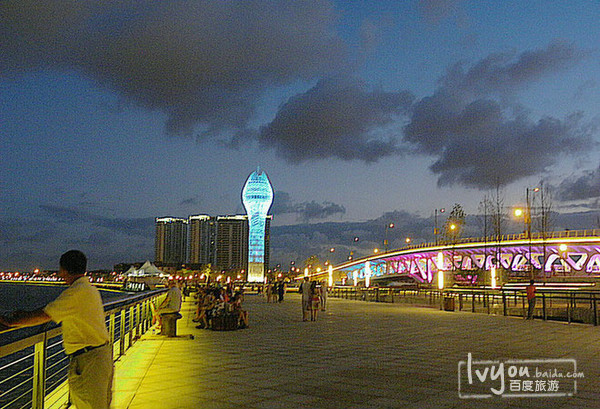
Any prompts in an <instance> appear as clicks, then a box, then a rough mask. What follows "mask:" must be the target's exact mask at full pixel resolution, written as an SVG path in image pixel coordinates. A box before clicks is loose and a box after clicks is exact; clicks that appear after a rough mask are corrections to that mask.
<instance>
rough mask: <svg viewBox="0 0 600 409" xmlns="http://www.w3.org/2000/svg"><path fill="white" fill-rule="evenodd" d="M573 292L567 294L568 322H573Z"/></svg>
mask: <svg viewBox="0 0 600 409" xmlns="http://www.w3.org/2000/svg"><path fill="white" fill-rule="evenodd" d="M571 314H572V311H571V294H570V293H569V294H568V296H567V322H568V323H569V324H570V323H571Z"/></svg>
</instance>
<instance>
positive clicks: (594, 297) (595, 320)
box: [592, 294, 598, 325]
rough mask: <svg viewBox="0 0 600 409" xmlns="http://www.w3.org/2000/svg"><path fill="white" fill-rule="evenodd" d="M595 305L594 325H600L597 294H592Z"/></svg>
mask: <svg viewBox="0 0 600 409" xmlns="http://www.w3.org/2000/svg"><path fill="white" fill-rule="evenodd" d="M592 297H593V300H592V302H593V303H594V325H598V304H597V303H596V294H592Z"/></svg>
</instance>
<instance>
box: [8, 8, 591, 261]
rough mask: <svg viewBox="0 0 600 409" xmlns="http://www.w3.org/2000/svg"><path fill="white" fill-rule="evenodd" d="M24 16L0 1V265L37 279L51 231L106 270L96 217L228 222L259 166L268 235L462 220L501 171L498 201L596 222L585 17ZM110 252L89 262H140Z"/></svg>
mask: <svg viewBox="0 0 600 409" xmlns="http://www.w3.org/2000/svg"><path fill="white" fill-rule="evenodd" d="M35 3H36V2H29V1H7V2H2V5H0V10H1V11H2V12H0V26H2V27H4V28H2V29H0V36H2V38H3V40H2V43H3V44H0V54H1V55H3V57H2V60H3V61H1V62H0V151H1V152H2V166H1V167H0V199H1V203H2V204H1V205H0V220H1V221H2V224H1V227H2V229H3V230H4V231H2V232H1V233H0V239H2V243H3V244H2V247H3V250H1V251H0V269H2V268H7V269H10V268H21V267H22V266H29V264H30V263H34V261H31V259H34V260H35V259H36V258H38V259H40V260H41V261H40V262H41V263H44V262H46V261H45V260H46V259H44V258H43V257H42V256H41V253H43V252H53V251H55V249H57V248H59V247H60V245H58V244H56V243H60V242H61V241H62V242H64V241H65V240H64V239H65V237H61V226H63V225H62V224H60V222H61V221H64V217H69V218H70V220H75V219H76V220H77V222H78V223H81V225H80V226H81V227H80V228H78V229H77V230H78V231H77V232H75V231H69V232H68V233H65V234H66V235H68V240H66V241H67V242H68V243H69V244H73V245H76V244H77V240H78V238H81V237H83V238H85V239H86V240H89V243H88V244H89V245H90V246H92V244H93V243H94V242H95V240H97V241H96V243H97V246H98V247H102V246H104V247H105V252H106V253H110V252H111V251H113V250H114V248H115V246H118V245H119V244H118V243H117V244H115V243H111V244H107V243H110V242H111V236H110V234H108V233H107V232H106V231H103V232H99V231H98V229H99V228H104V227H102V226H103V225H102V223H106V221H107V220H113V221H115V223H116V222H117V221H118V220H130V219H145V218H153V217H157V216H176V217H187V216H188V215H190V214H199V213H206V214H212V215H217V214H232V213H236V212H242V211H243V208H242V205H241V198H240V194H241V189H242V186H243V183H244V181H245V179H246V178H247V176H248V175H249V174H250V173H251V172H252V171H253V170H255V169H256V167H257V166H260V168H261V169H263V170H264V171H266V172H267V174H268V176H269V178H270V180H271V182H272V184H273V187H274V190H275V191H276V200H278V199H277V192H279V198H280V199H281V198H285V199H286V203H280V205H281V209H283V210H281V212H280V214H277V213H276V214H275V218H274V224H275V225H283V224H296V223H301V222H302V223H303V222H306V221H308V222H311V223H315V222H322V221H340V222H349V221H363V220H369V219H375V218H378V217H380V216H382V215H383V214H384V213H386V212H392V211H395V210H399V211H407V212H410V213H415V214H417V215H419V216H421V217H429V216H430V215H431V214H432V213H433V209H435V208H436V207H438V208H439V207H451V206H452V204H454V203H461V204H462V205H463V206H464V207H465V209H466V210H467V212H469V213H474V212H476V211H477V208H478V204H479V202H480V200H481V199H482V198H483V195H484V194H485V193H486V192H488V191H489V190H490V189H492V188H493V182H491V180H492V179H493V176H491V175H494V174H496V173H497V174H498V175H499V176H498V177H499V180H500V181H501V183H502V184H504V185H505V186H504V191H505V194H506V202H507V203H516V202H519V201H522V200H523V195H524V191H525V187H526V186H533V185H537V184H538V183H539V182H540V180H544V181H545V182H546V183H547V184H548V185H551V186H553V187H554V188H555V192H556V196H555V200H556V201H557V204H558V205H559V207H560V206H561V205H564V206H565V207H564V208H565V209H567V207H568V206H569V205H573V204H576V205H577V206H579V207H578V208H583V209H596V210H597V209H598V208H600V207H599V205H598V203H599V198H600V191H598V189H600V168H599V165H600V163H599V161H598V146H597V144H598V131H597V129H596V125H597V123H598V119H599V118H600V115H599V114H600V109H599V107H600V92H598V91H599V86H600V62H599V61H600V60H599V58H598V57H599V54H598V39H599V38H600V28H599V24H598V21H600V3H599V2H595V1H569V2H566V1H452V0H437V1H434V0H428V1H356V2H347V1H335V2H327V1H315V2H290V3H288V2H250V3H249V4H250V5H248V4H247V5H246V7H248V10H246V11H244V12H239V13H237V12H234V13H230V12H229V11H230V9H235V8H236V6H237V5H239V4H240V3H237V2H227V3H221V2H217V4H215V3H211V2H208V3H204V2H191V3H185V2H183V3H179V2H178V3H179V6H178V7H179V8H180V9H181V8H182V7H183V10H179V11H174V12H173V13H174V15H175V16H177V15H178V14H177V13H178V12H181V13H182V14H181V15H183V16H186V17H184V18H181V19H179V20H176V17H172V20H169V18H168V16H169V14H168V13H167V11H166V10H169V9H168V3H171V2H169V1H165V2H162V3H165V5H164V8H162V9H161V7H162V6H156V5H154V4H153V3H154V2H150V1H138V2H134V3H135V4H134V5H133V6H125V5H124V4H125V2H118V1H117V2H110V4H107V5H105V6H96V5H94V3H95V2H88V1H82V2H80V3H78V5H77V6H67V7H66V8H67V9H68V8H69V7H72V8H73V10H60V11H58V12H57V11H56V10H53V7H54V6H53V5H52V2H50V1H42V2H39V4H38V5H37V6H36V5H35ZM192 3H193V5H192ZM241 3H245V2H241ZM182 4H183V6H182ZM186 4H189V9H190V10H189V13H187V12H186V10H185V7H186V6H185V5H186ZM267 8H271V9H273V10H265V9H267ZM284 8H285V11H284V12H283V13H279V11H278V9H284ZM228 10H229V11H228ZM205 11H206V13H204V12H205ZM209 12H210V13H209ZM61 13H64V15H61ZM286 13H287V14H286ZM205 14H207V15H208V14H210V15H211V16H212V17H211V20H210V21H211V23H209V24H206V23H203V21H198V19H201V18H208V17H203V16H204V15H205ZM281 15H283V16H286V15H288V18H289V20H288V19H286V17H281V21H279V18H280V17H279V16H281ZM24 16H28V17H31V19H25V18H23V17H24ZM232 16H233V17H232ZM273 16H274V17H273ZM290 16H291V17H290ZM163 18H164V20H163ZM186 18H187V19H186ZM269 19H271V20H269ZM262 20H264V21H262ZM169 21H170V22H169ZM173 21H176V22H175V23H173ZM212 21H216V22H215V23H214V25H211V24H212ZM290 21H292V22H293V23H290ZM257 22H258V23H257ZM207 25H210V27H209V28H206V27H207ZM264 27H269V28H268V29H264ZM272 27H275V28H273V29H272V30H271V28H272ZM299 27H300V28H299ZM163 29H164V32H161V31H160V30H163ZM200 31H201V32H202V35H200V34H198V36H197V37H196V32H200ZM282 33H283V34H282ZM48 38H49V39H48ZM222 39H224V40H222ZM46 41H47V43H46ZM203 41H204V42H206V43H205V44H201V43H202V42H203ZM257 55H260V57H257ZM271 56H272V57H273V58H271ZM498 56H500V57H498ZM296 57H297V60H296ZM485 61H487V62H488V64H485V63H483V62H485ZM456 64H462V68H461V69H460V70H459V74H456V76H454V77H452V79H449V77H450V75H449V74H448V73H449V72H450V70H451V67H455V66H456ZM182 67H183V68H182ZM237 67H239V69H238V68H237ZM474 67H476V68H477V67H478V68H477V69H474V70H471V69H472V68H474ZM203 70H206V72H209V74H206V75H204V73H203V72H202V71H203ZM327 81H329V82H327ZM348 84H350V85H348ZM345 86H346V87H347V88H344V87H345ZM348 89H350V90H351V92H350V91H349V92H346V91H347V90H348ZM403 93H405V94H403ZM448 96H451V98H450V97H448ZM447 97H448V98H447ZM321 98H322V99H321ZM315 118H317V119H315ZM439 118H446V119H443V120H442V119H440V120H439V122H438V119H439ZM516 118H518V119H516ZM276 119H277V121H276ZM545 119H548V121H547V122H544V123H542V122H543V121H544V120H545ZM169 123H173V124H175V128H174V129H175V130H173V129H171V128H169V126H170V125H168V124H169ZM440 123H441V125H440ZM411 132H412V133H411ZM465 148H467V150H465ZM367 152H369V153H368V154H367ZM461 152H468V153H464V154H463V153H461ZM536 155H539V157H540V158H541V159H539V160H534V161H531V162H532V163H529V160H528V158H529V157H530V156H536ZM495 158H500V159H498V161H496V160H495ZM525 162H527V164H524V163H525ZM435 163H438V165H437V167H436V166H435V165H434V164H435ZM432 166H433V167H432ZM513 169H514V172H513V171H512V170H513ZM581 185H583V188H582V186H581ZM572 186H578V187H579V188H580V189H579V190H578V191H575V189H574V188H572ZM594 189H596V190H594ZM282 192H283V195H282ZM585 192H587V193H585ZM313 201H314V202H315V203H316V205H317V207H318V208H320V209H322V210H323V212H322V214H319V213H318V212H317V213H316V214H313V215H311V216H309V217H308V216H307V217H304V216H303V215H302V214H301V212H302V209H304V207H303V206H302V205H303V204H306V203H309V202H313ZM332 204H335V205H338V206H339V207H337V209H338V210H337V211H336V210H333V211H327V209H326V208H327V207H328V206H330V205H332ZM340 208H341V209H343V210H341V211H340V210H339V209H340ZM299 209H300V210H299ZM61 217H62V218H63V219H61ZM86 218H88V219H89V220H90V221H91V222H90V223H86V222H85V220H83V219H86ZM34 220H35V221H37V222H39V223H42V225H43V226H42V227H40V230H43V233H45V234H46V235H51V236H52V240H55V242H53V243H54V244H53V243H49V242H48V240H49V239H48V240H46V239H42V238H40V237H39V234H41V233H40V230H38V231H37V232H36V231H35V230H36V228H35V226H33V225H32V226H29V227H28V228H27V229H26V230H23V228H22V226H23V225H25V224H27V223H28V222H31V221H34ZM19 225H20V226H21V227H16V226H19ZM99 226H100V227H99ZM86 229H88V230H86ZM113 238H114V240H115V242H118V241H119V240H120V241H121V242H127V243H128V244H127V245H126V246H124V250H123V253H122V254H118V255H117V256H115V257H114V258H113V257H108V256H107V257H104V258H101V259H100V260H97V261H96V265H97V266H104V265H111V263H113V262H118V261H119V260H118V259H117V258H118V257H126V253H125V251H131V252H135V251H138V253H136V254H134V255H133V256H132V257H133V259H136V257H138V258H139V257H145V256H146V255H147V254H149V255H150V256H149V257H151V254H152V251H153V249H152V248H150V249H141V250H140V249H139V248H138V245H137V244H136V242H135V240H133V239H131V240H130V239H129V238H128V236H127V234H125V233H123V232H120V233H119V235H116V236H114V237H113ZM151 242H152V238H151V239H150V243H151ZM35 243H39V244H35ZM103 243H104V244H103ZM139 243H147V241H139ZM105 244H106V245H105ZM128 246H129V247H128ZM121 247H123V246H121ZM56 251H58V250H56ZM113 252H114V251H113ZM51 256H52V257H54V256H55V254H51ZM27 260H29V261H27ZM121 261H127V260H121Z"/></svg>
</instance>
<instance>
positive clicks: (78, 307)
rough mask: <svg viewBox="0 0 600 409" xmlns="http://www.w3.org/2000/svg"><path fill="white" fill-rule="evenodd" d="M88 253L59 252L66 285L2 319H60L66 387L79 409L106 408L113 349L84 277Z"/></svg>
mask: <svg viewBox="0 0 600 409" xmlns="http://www.w3.org/2000/svg"><path fill="white" fill-rule="evenodd" d="M86 268H87V258H86V257H85V255H84V254H83V253H82V252H81V251H79V250H71V251H68V252H66V253H65V254H63V255H62V256H61V258H60V270H59V273H58V274H59V276H60V277H61V278H63V279H64V280H65V282H66V283H67V284H68V285H69V287H68V288H67V289H66V290H64V291H63V292H62V293H61V294H60V295H59V296H58V298H56V299H55V300H54V301H52V302H50V303H49V304H48V305H46V306H45V307H43V308H40V309H39V310H35V311H17V312H16V313H14V314H13V315H12V316H11V317H10V318H6V317H0V323H2V324H5V325H8V326H11V327H27V326H34V325H39V324H44V323H46V322H48V321H51V320H52V321H55V322H57V323H62V332H63V345H64V348H65V353H66V354H67V355H68V356H69V358H70V362H69V373H68V378H69V390H70V396H71V401H72V403H73V404H75V407H76V408H77V409H108V408H109V407H110V402H111V400H112V380H113V372H114V367H113V352H112V345H110V336H109V334H108V331H107V329H106V324H105V321H104V320H105V315H104V307H103V306H102V299H101V298H100V292H99V291H98V289H96V287H94V286H92V285H91V284H90V282H89V280H88V279H87V278H86V277H85V271H86Z"/></svg>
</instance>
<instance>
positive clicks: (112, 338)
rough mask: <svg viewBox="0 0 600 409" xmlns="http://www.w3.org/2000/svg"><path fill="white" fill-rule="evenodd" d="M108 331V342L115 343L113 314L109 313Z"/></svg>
mask: <svg viewBox="0 0 600 409" xmlns="http://www.w3.org/2000/svg"><path fill="white" fill-rule="evenodd" d="M108 333H109V334H110V344H111V345H114V344H115V314H114V313H113V314H110V316H109V318H108Z"/></svg>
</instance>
